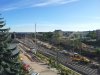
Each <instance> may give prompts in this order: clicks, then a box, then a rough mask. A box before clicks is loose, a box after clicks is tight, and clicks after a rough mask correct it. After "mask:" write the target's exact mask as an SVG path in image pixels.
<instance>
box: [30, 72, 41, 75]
mask: <svg viewBox="0 0 100 75" xmlns="http://www.w3.org/2000/svg"><path fill="white" fill-rule="evenodd" d="M31 75H40V74H39V73H36V72H33V73H32V74H31Z"/></svg>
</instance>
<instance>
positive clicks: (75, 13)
mask: <svg viewBox="0 0 100 75" xmlns="http://www.w3.org/2000/svg"><path fill="white" fill-rule="evenodd" d="M0 13H1V14H2V15H0V17H4V20H5V21H6V27H10V28H11V30H10V31H11V32H34V31H35V24H36V31H37V32H48V31H54V30H57V29H61V30H63V31H89V30H96V29H100V0H0Z"/></svg>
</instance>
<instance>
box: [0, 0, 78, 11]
mask: <svg viewBox="0 0 100 75" xmlns="http://www.w3.org/2000/svg"><path fill="white" fill-rule="evenodd" d="M76 1H78V0H14V1H11V2H10V1H9V3H7V0H5V1H0V7H1V8H0V10H1V11H9V10H14V9H21V8H31V7H42V6H48V5H63V4H68V3H72V2H76Z"/></svg>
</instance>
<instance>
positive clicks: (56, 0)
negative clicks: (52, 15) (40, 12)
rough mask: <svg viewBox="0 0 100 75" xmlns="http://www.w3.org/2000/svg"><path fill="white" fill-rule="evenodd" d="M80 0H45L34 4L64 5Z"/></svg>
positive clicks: (38, 5) (37, 5)
mask: <svg viewBox="0 0 100 75" xmlns="http://www.w3.org/2000/svg"><path fill="white" fill-rule="evenodd" d="M76 1H78V0H47V1H45V2H41V3H37V4H35V5H33V6H36V7H41V6H47V5H62V4H67V3H71V2H76Z"/></svg>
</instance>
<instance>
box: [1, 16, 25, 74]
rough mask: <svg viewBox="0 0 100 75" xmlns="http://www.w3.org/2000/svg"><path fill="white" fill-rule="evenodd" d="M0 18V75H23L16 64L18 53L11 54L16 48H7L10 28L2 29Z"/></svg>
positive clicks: (3, 22)
mask: <svg viewBox="0 0 100 75" xmlns="http://www.w3.org/2000/svg"><path fill="white" fill-rule="evenodd" d="M3 20H4V19H3V18H0V75H25V74H22V70H21V65H20V63H19V62H18V54H19V52H18V53H16V54H13V52H14V51H15V50H16V47H15V48H13V49H10V48H9V45H10V43H9V42H11V36H10V33H9V30H10V28H5V29H4V28H3V27H4V26H5V21H3Z"/></svg>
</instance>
